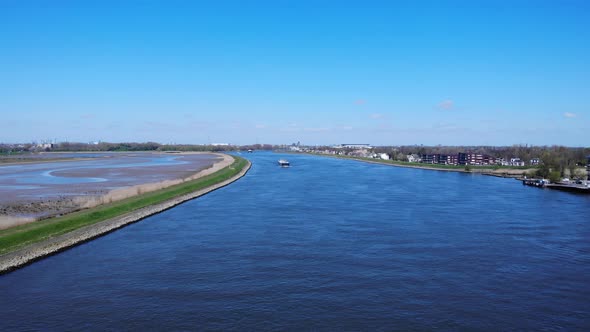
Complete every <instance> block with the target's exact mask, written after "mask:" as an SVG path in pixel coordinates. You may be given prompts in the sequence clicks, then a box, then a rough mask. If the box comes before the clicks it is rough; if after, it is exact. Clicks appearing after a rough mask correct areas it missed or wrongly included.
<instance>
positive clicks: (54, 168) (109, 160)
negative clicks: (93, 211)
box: [0, 152, 233, 229]
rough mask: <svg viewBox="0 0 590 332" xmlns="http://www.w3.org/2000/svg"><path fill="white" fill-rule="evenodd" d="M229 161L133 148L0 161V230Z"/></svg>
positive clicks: (196, 174) (222, 157) (194, 175)
mask: <svg viewBox="0 0 590 332" xmlns="http://www.w3.org/2000/svg"><path fill="white" fill-rule="evenodd" d="M49 158H51V159H54V158H59V160H57V161H47V159H49ZM232 161H233V160H232V158H231V157H230V156H227V155H222V154H216V153H195V152H193V153H155V152H133V153H86V154H76V153H69V154H55V155H50V157H48V156H47V154H44V155H39V157H38V158H28V160H27V162H26V163H16V164H1V165H0V229H2V228H6V227H11V226H14V225H17V224H22V223H26V222H32V221H35V220H37V219H40V218H44V217H49V216H53V215H58V214H64V213H68V212H72V211H76V210H79V209H82V208H87V207H92V206H96V205H100V204H103V203H107V202H112V201H116V200H119V199H123V198H127V197H131V196H134V195H137V194H140V193H143V192H149V191H153V190H157V189H161V188H164V187H167V186H170V185H173V184H177V183H180V182H183V181H187V180H189V179H195V178H197V177H200V176H203V175H206V174H209V173H211V172H214V171H216V170H218V169H221V168H223V167H225V166H227V165H229V164H231V162H232Z"/></svg>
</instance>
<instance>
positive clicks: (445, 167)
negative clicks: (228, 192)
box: [313, 153, 531, 172]
mask: <svg viewBox="0 0 590 332" xmlns="http://www.w3.org/2000/svg"><path fill="white" fill-rule="evenodd" d="M313 155H318V156H327V157H334V158H341V159H352V160H361V161H368V162H374V163H380V164H389V165H396V166H403V167H413V168H430V169H434V168H436V169H441V170H455V171H466V170H465V166H464V165H440V164H422V163H411V162H407V161H398V160H383V159H376V158H364V157H352V156H342V155H327V154H321V153H313ZM469 168H470V169H471V170H479V171H480V172H481V171H490V172H491V171H494V170H502V169H506V170H522V171H523V172H525V171H527V170H529V169H531V167H527V166H523V167H520V166H499V165H486V166H474V165H469Z"/></svg>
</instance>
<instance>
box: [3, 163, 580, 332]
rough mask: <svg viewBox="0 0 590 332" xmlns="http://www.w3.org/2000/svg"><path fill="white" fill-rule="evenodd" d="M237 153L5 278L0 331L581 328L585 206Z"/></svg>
mask: <svg viewBox="0 0 590 332" xmlns="http://www.w3.org/2000/svg"><path fill="white" fill-rule="evenodd" d="M245 156H246V157H248V158H250V159H251V160H252V162H253V167H252V169H251V170H250V172H249V173H248V174H247V175H246V176H245V177H244V178H242V179H240V180H239V181H238V182H236V183H234V184H232V185H230V186H228V187H225V188H223V189H221V190H218V191H215V192H213V193H211V194H209V195H206V196H204V197H201V198H199V199H197V200H193V201H191V202H187V203H185V204H182V205H180V206H178V207H176V208H174V209H171V210H168V211H165V212H163V213H161V214H158V215H155V216H152V217H150V218H147V219H145V220H143V221H141V222H139V223H136V224H133V225H130V226H128V227H126V228H124V229H122V230H119V231H117V232H114V233H111V234H109V235H106V236H104V237H102V238H99V239H97V240H95V241H91V242H89V243H86V244H83V245H81V246H78V247H75V248H73V249H71V250H68V251H66V252H63V253H61V254H58V255H55V256H52V257H50V258H47V259H44V260H41V261H39V262H36V263H34V264H32V265H29V266H27V267H25V268H23V269H21V270H17V271H15V272H13V273H10V274H7V275H4V276H0V308H1V309H2V310H0V330H3V331H14V330H31V329H32V330H60V331H61V330H98V331H103V330H109V329H116V330H120V329H124V330H161V329H164V328H166V329H170V330H338V331H339V330H388V331H389V330H432V329H437V330H514V329H519V330H520V329H525V330H580V331H583V330H588V329H590V223H589V220H590V218H588V211H589V209H588V208H589V207H590V198H589V197H587V196H579V195H574V194H570V193H563V192H559V191H550V190H542V189H537V188H531V187H524V186H522V185H521V184H520V183H519V182H518V181H515V180H511V179H501V178H494V177H485V176H477V175H469V174H459V173H447V172H437V171H425V170H418V169H406V168H396V167H389V166H382V165H374V164H366V163H360V162H355V161H348V160H336V159H330V158H322V157H312V156H302V155H280V154H271V153H258V152H257V153H253V154H248V155H245ZM279 158H286V159H288V160H289V161H291V164H292V167H291V168H280V167H278V166H277V165H276V160H278V159H279Z"/></svg>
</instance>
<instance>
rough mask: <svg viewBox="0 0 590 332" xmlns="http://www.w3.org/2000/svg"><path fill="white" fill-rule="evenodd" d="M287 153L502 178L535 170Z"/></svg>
mask: <svg viewBox="0 0 590 332" xmlns="http://www.w3.org/2000/svg"><path fill="white" fill-rule="evenodd" d="M287 153H290V154H303V155H309V156H319V157H328V158H334V159H342V160H353V161H360V162H365V163H369V164H378V165H386V166H394V167H403V168H415V169H423V170H429V171H442V172H457V173H467V174H481V175H490V176H496V177H504V178H519V177H522V176H523V173H528V172H530V171H534V170H536V169H535V168H526V169H510V168H498V169H493V168H489V167H485V168H483V167H482V168H480V167H481V166H473V165H470V167H471V170H469V171H468V170H465V169H461V168H442V167H440V168H439V167H431V166H422V165H407V164H401V163H396V162H394V161H391V160H383V159H373V158H363V157H352V156H340V155H329V154H321V153H307V152H287ZM417 164H418V163H417Z"/></svg>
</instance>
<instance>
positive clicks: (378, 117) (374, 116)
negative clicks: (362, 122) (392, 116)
mask: <svg viewBox="0 0 590 332" xmlns="http://www.w3.org/2000/svg"><path fill="white" fill-rule="evenodd" d="M383 116H384V115H383V114H381V113H373V114H371V115H369V117H370V118H371V119H381V118H383Z"/></svg>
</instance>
